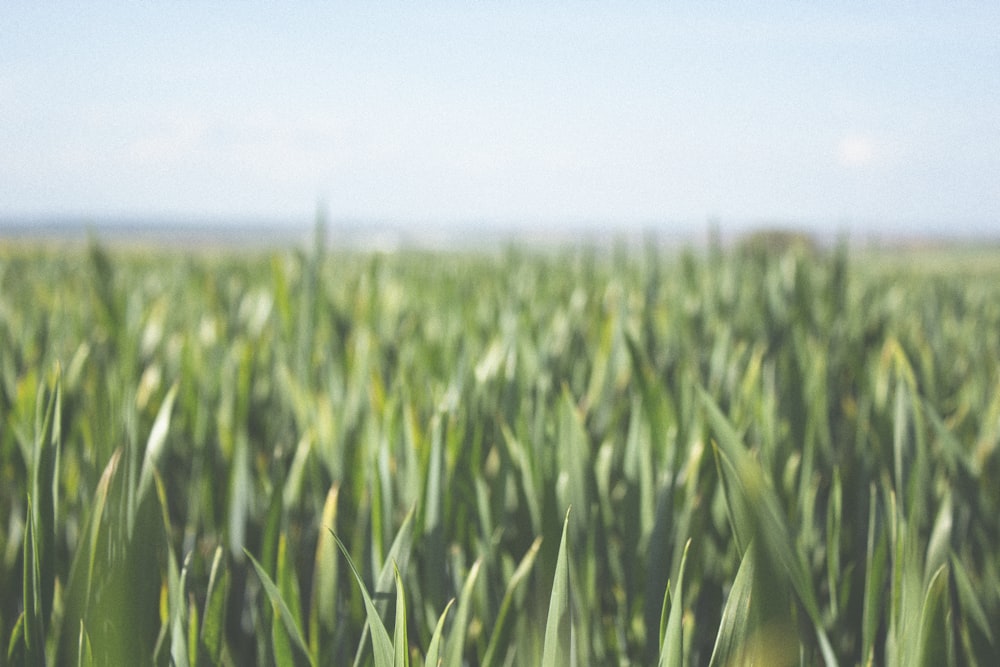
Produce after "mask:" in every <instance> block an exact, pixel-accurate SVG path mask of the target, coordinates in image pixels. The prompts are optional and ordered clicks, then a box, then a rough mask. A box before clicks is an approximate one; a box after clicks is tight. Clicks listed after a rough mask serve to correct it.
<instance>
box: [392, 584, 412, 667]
mask: <svg viewBox="0 0 1000 667" xmlns="http://www.w3.org/2000/svg"><path fill="white" fill-rule="evenodd" d="M393 573H394V574H395V577H396V627H395V628H394V630H393V638H392V646H393V648H394V649H395V651H394V653H393V660H392V663H393V667H410V640H409V637H408V636H407V632H406V595H405V593H404V591H403V579H402V577H400V576H399V568H397V567H395V566H393Z"/></svg>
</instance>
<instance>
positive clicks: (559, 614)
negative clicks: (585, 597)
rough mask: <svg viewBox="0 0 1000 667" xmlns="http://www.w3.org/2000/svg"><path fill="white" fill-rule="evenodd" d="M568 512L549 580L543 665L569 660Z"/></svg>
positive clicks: (570, 634) (570, 621)
mask: <svg viewBox="0 0 1000 667" xmlns="http://www.w3.org/2000/svg"><path fill="white" fill-rule="evenodd" d="M569 513H570V510H567V511H566V519H565V520H564V521H563V530H562V538H561V539H560V541H559V555H558V556H557V557H556V573H555V578H554V579H553V582H552V596H551V597H550V598H549V615H548V619H547V620H546V622H545V642H544V644H543V648H542V664H543V665H568V664H570V648H571V647H570V642H571V641H572V619H571V617H570V600H569V597H570V581H569V555H568V553H567V551H566V549H567V547H566V534H567V531H568V528H569Z"/></svg>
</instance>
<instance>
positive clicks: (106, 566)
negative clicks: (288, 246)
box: [0, 235, 1000, 667]
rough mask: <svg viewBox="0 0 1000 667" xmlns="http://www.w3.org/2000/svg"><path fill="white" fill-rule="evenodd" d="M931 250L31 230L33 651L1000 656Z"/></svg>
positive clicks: (7, 316)
mask: <svg viewBox="0 0 1000 667" xmlns="http://www.w3.org/2000/svg"><path fill="white" fill-rule="evenodd" d="M927 257H929V259H930V260H933V261H926V262H924V261H921V262H920V263H917V264H910V263H906V262H899V261H896V260H894V261H892V262H885V261H883V260H884V259H885V256H884V255H879V254H874V255H872V254H868V255H866V254H861V253H859V254H855V255H851V254H849V253H848V251H847V250H846V249H845V248H843V247H840V248H837V249H834V250H829V251H824V250H816V249H810V248H808V247H806V246H803V245H794V244H793V245H791V246H790V247H787V248H781V249H780V250H774V249H773V248H769V247H768V246H767V244H760V243H756V244H749V245H747V246H745V247H742V248H733V249H724V248H721V247H719V246H718V245H713V246H711V247H710V248H708V249H707V250H705V251H700V252H693V251H687V252H680V253H673V254H661V253H659V252H657V251H655V250H653V249H649V250H647V251H645V252H635V251H631V250H628V249H626V248H624V247H621V248H617V249H614V250H612V251H610V252H607V251H604V250H601V249H596V248H566V249H563V250H560V251H558V252H548V253H542V252H534V251H531V250H529V249H524V248H517V247H510V248H508V249H507V250H505V251H503V252H502V253H498V254H475V253H424V252H418V251H407V252H401V253H398V254H391V255H383V254H367V253H358V252H327V251H326V250H325V243H324V242H323V236H322V235H319V236H318V241H317V244H316V245H315V247H314V248H313V249H311V250H306V251H298V252H278V251H275V252H273V253H268V254H250V253H243V254H225V253H222V254H218V255H215V256H211V255H208V254H200V255H199V254H194V255H179V254H171V253H168V252H163V253H157V254H145V255H144V254H138V253H134V252H128V251H123V250H109V249H107V248H104V247H102V246H101V245H99V244H97V243H91V244H90V245H89V246H88V247H87V248H85V249H81V250H69V251H66V250H63V251H61V252H56V251H53V250H49V249H31V248H23V247H8V248H3V249H0V480H2V483H0V521H2V522H3V524H2V529H0V637H3V638H4V641H5V644H4V646H3V649H4V650H3V651H2V652H0V663H4V662H6V663H7V664H31V665H43V664H52V665H54V664H58V665H75V664H94V665H104V664H151V663H152V664H164V665H166V664H177V665H209V664H229V665H247V664H303V665H309V664H356V665H376V666H377V667H381V666H383V665H386V666H389V665H415V666H417V665H422V664H433V665H438V664H443V665H452V666H457V665H515V664H516V665H523V664H558V665H564V664H565V665H607V664H660V665H688V664H709V665H742V664H767V665H781V664H786V665H794V664H803V665H816V664H827V665H869V664H872V665H875V664H878V665H900V666H909V665H920V664H925V665H949V664H950V665H965V664H983V665H985V664H993V663H995V662H996V660H997V657H998V655H1000V652H998V648H997V639H998V638H997V637H996V636H995V634H996V630H995V629H994V628H995V626H996V619H998V618H1000V550H998V549H997V546H996V545H997V544H1000V523H998V521H997V517H998V516H1000V490H998V489H1000V487H998V486H997V485H996V483H995V482H996V479H997V475H998V473H1000V453H998V444H1000V337H998V336H997V333H996V332H998V331H1000V262H998V261H996V260H997V259H998V257H997V256H996V255H995V254H990V253H987V252H985V251H984V252H982V253H980V254H978V255H976V256H975V258H974V261H973V260H970V259H969V256H966V255H963V254H962V253H961V252H959V251H951V252H950V253H949V252H947V251H941V252H939V253H938V254H936V255H933V256H931V255H928V256H927Z"/></svg>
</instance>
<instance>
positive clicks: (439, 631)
mask: <svg viewBox="0 0 1000 667" xmlns="http://www.w3.org/2000/svg"><path fill="white" fill-rule="evenodd" d="M453 604H455V599H454V598H452V599H451V600H449V601H448V604H447V605H445V607H444V611H442V612H441V616H440V617H439V618H438V622H437V625H436V626H434V634H433V635H431V642H430V644H428V645H427V655H425V656H424V665H425V666H426V667H439V665H440V664H441V642H442V636H443V635H444V622H445V619H446V618H447V617H448V612H449V611H450V610H451V606H452V605H453ZM483 664H484V665H485V664H486V663H483Z"/></svg>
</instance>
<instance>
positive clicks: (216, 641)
mask: <svg viewBox="0 0 1000 667" xmlns="http://www.w3.org/2000/svg"><path fill="white" fill-rule="evenodd" d="M223 557H224V554H223V550H222V546H221V545H220V546H217V547H216V548H215V556H214V557H213V558H212V569H211V571H210V573H209V577H208V590H207V591H206V593H205V607H204V611H203V612H202V618H201V644H202V646H203V647H204V649H205V652H206V654H207V656H208V659H209V660H210V661H211V663H212V664H213V665H217V664H219V662H220V661H221V659H222V649H223V646H224V645H225V630H226V596H227V594H228V592H229V570H228V569H227V568H226V566H225V564H224V563H223Z"/></svg>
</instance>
